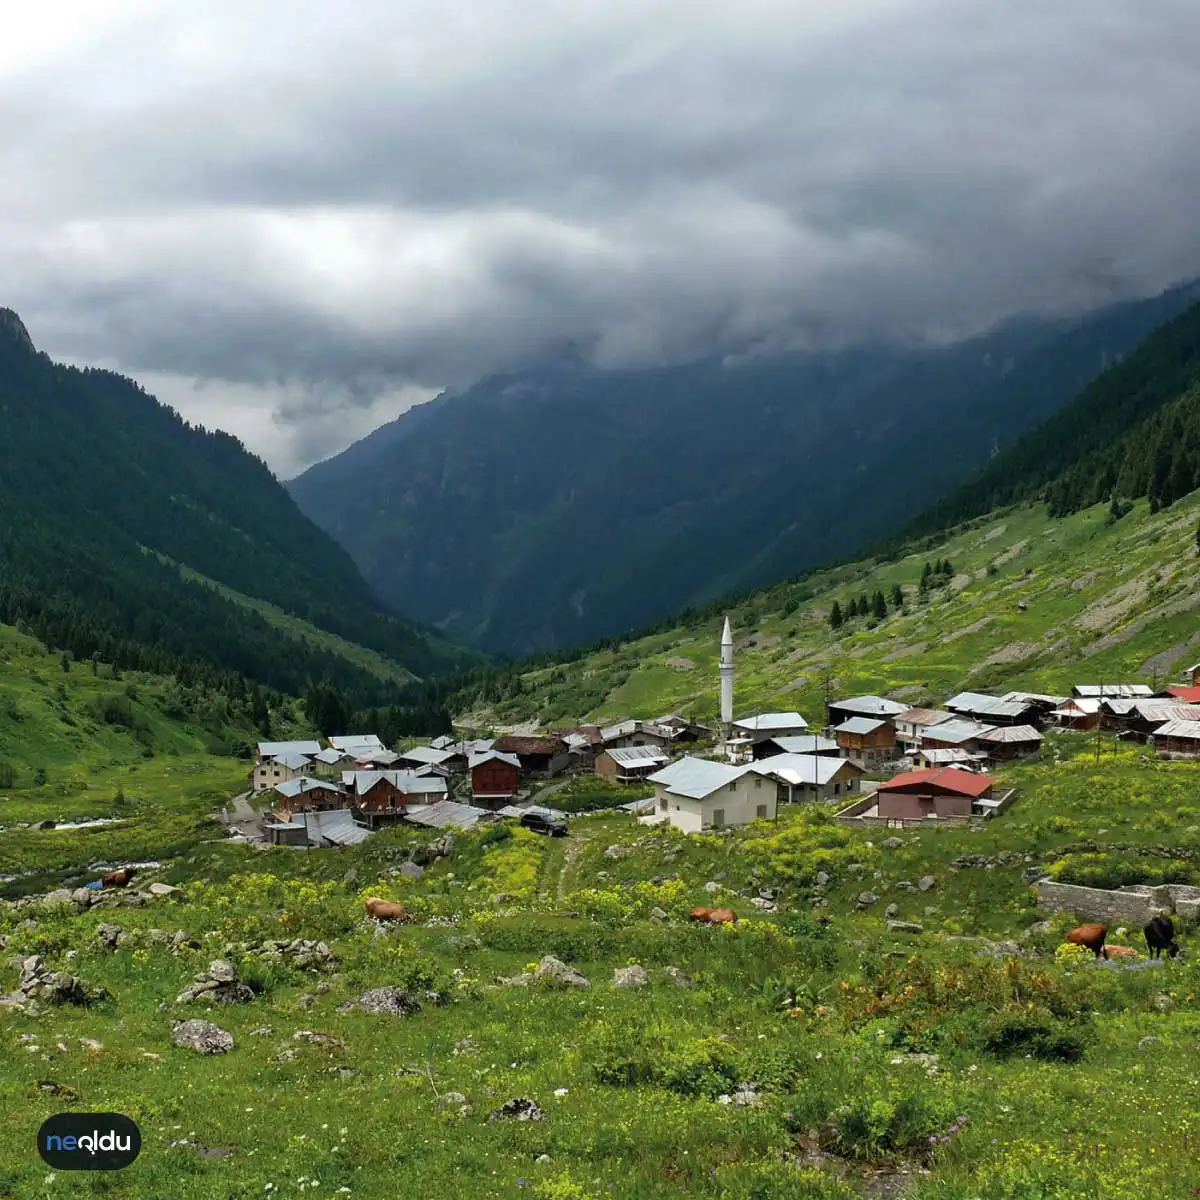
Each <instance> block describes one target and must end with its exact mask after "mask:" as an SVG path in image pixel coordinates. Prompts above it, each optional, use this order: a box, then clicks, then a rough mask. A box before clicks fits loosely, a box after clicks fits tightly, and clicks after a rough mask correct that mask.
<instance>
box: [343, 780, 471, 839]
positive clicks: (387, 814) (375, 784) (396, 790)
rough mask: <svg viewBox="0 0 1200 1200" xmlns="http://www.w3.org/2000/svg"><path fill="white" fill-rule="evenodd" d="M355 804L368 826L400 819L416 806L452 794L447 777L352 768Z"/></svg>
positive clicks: (436, 800) (350, 781) (352, 788)
mask: <svg viewBox="0 0 1200 1200" xmlns="http://www.w3.org/2000/svg"><path fill="white" fill-rule="evenodd" d="M343 780H344V782H346V783H347V784H348V785H349V788H350V795H351V798H352V799H353V802H354V806H355V807H356V808H357V809H358V810H359V812H360V813H361V814H362V816H363V817H364V819H365V820H366V821H367V823H368V825H372V826H373V825H376V824H378V823H380V822H384V821H388V820H399V819H400V818H401V817H403V816H405V815H406V814H407V812H408V810H409V808H410V807H411V806H412V805H421V804H436V803H437V802H438V801H439V800H445V799H447V798H448V796H449V790H448V788H447V785H446V781H445V779H443V778H441V777H440V776H437V775H416V774H414V773H413V772H411V771H348V772H347V773H346V775H345V776H344V777H343Z"/></svg>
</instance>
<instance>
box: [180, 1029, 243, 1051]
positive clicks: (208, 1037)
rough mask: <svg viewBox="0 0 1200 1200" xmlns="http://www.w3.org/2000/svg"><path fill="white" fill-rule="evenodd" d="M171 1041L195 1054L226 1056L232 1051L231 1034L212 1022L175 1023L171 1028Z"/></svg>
mask: <svg viewBox="0 0 1200 1200" xmlns="http://www.w3.org/2000/svg"><path fill="white" fill-rule="evenodd" d="M171 1041H172V1042H174V1044H175V1045H176V1046H180V1047H182V1048H183V1049H185V1050H195V1051H196V1053H197V1054H227V1053H228V1052H229V1051H230V1050H232V1049H233V1034H231V1033H228V1032H227V1031H226V1030H224V1029H222V1028H221V1027H220V1026H219V1025H214V1024H213V1023H212V1021H176V1022H175V1023H174V1024H173V1025H172V1026H171Z"/></svg>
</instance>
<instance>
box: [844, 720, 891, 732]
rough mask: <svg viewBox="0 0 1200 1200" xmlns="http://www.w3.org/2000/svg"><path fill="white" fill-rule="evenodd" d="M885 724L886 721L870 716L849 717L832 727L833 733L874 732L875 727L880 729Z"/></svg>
mask: <svg viewBox="0 0 1200 1200" xmlns="http://www.w3.org/2000/svg"><path fill="white" fill-rule="evenodd" d="M886 724H887V722H886V721H878V720H875V719H874V718H872V717H851V718H850V719H849V720H848V721H843V722H842V723H841V724H840V725H835V726H834V727H833V732H834V733H858V734H865V733H874V732H875V730H877V729H882V728H883V727H884V726H885V725H886Z"/></svg>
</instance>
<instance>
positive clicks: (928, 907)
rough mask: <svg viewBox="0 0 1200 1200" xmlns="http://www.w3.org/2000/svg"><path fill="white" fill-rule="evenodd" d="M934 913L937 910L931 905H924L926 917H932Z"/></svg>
mask: <svg viewBox="0 0 1200 1200" xmlns="http://www.w3.org/2000/svg"><path fill="white" fill-rule="evenodd" d="M936 912H937V909H936V908H935V907H934V906H933V905H932V904H927V905H925V915H926V916H927V917H932V916H933V915H934V913H936Z"/></svg>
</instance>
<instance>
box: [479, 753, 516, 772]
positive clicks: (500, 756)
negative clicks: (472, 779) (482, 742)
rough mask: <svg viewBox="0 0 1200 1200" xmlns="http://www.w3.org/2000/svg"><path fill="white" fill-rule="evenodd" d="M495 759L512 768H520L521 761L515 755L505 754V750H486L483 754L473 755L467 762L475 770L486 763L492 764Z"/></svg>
mask: <svg viewBox="0 0 1200 1200" xmlns="http://www.w3.org/2000/svg"><path fill="white" fill-rule="evenodd" d="M493 759H495V760H496V761H498V762H505V763H508V765H509V766H510V767H520V765H521V760H520V759H519V758H518V757H517V756H516V755H515V754H505V753H504V751H503V750H485V751H484V752H483V753H482V754H472V755H471V757H470V758H469V759H468V760H467V765H468V766H469V767H470V768H471V769H472V770H474V769H475V768H476V767H478V766H481V765H482V764H483V763H485V762H491V761H492V760H493Z"/></svg>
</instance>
